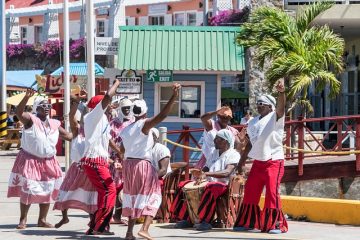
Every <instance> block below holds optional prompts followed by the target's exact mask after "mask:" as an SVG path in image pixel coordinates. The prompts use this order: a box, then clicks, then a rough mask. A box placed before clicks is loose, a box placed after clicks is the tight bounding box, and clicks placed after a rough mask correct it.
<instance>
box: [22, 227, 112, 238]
mask: <svg viewBox="0 0 360 240" xmlns="http://www.w3.org/2000/svg"><path fill="white" fill-rule="evenodd" d="M20 233H21V234H22V235H28V236H39V238H40V237H49V236H53V237H56V236H57V237H56V239H99V238H100V237H99V236H87V235H85V234H84V233H83V232H76V231H61V230H56V229H41V230H36V229H34V230H31V229H26V230H22V231H21V232H20ZM101 238H102V239H104V238H105V239H119V237H116V236H111V237H110V238H108V237H104V236H102V237H101Z"/></svg>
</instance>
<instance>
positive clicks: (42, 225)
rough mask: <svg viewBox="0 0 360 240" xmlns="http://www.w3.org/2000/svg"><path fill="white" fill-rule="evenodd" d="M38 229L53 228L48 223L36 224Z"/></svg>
mask: <svg viewBox="0 0 360 240" xmlns="http://www.w3.org/2000/svg"><path fill="white" fill-rule="evenodd" d="M37 226H38V227H43V228H53V227H54V226H53V225H52V224H51V223H48V222H38V225H37Z"/></svg>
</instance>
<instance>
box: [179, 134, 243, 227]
mask: <svg viewBox="0 0 360 240" xmlns="http://www.w3.org/2000/svg"><path fill="white" fill-rule="evenodd" d="M234 142H235V139H234V135H233V134H232V133H231V131H230V130H227V129H221V130H220V131H218V132H217V133H216V137H215V139H214V144H215V149H213V151H212V152H211V153H210V154H209V158H208V160H207V161H206V164H205V166H204V168H203V169H202V171H196V170H195V171H192V174H193V175H194V176H195V177H196V178H198V179H207V180H208V181H209V182H208V183H207V184H206V187H205V191H204V193H203V195H202V197H201V200H200V203H199V208H198V215H199V222H200V224H198V225H197V226H196V229H197V230H200V231H204V230H210V229H211V228H212V226H211V224H210V222H211V221H212V219H213V217H214V214H215V211H216V201H217V199H218V198H219V197H221V196H223V195H224V194H226V193H227V191H228V183H229V178H230V176H231V174H232V173H233V172H234V169H235V166H236V165H237V164H238V162H239V160H240V154H239V152H238V151H236V150H235V149H234ZM180 192H182V191H181V190H180ZM179 194H181V193H179ZM176 202H178V205H179V206H177V207H174V209H181V210H180V212H179V214H178V217H179V218H181V216H188V214H185V213H184V211H186V208H184V207H183V206H180V205H181V204H180V203H179V201H177V200H175V201H174V204H176ZM183 204H186V201H183ZM181 211H182V212H181ZM181 220H182V221H180V222H178V223H177V224H176V225H175V228H184V227H188V226H191V224H190V223H189V220H190V219H189V218H185V219H181ZM193 224H194V223H193Z"/></svg>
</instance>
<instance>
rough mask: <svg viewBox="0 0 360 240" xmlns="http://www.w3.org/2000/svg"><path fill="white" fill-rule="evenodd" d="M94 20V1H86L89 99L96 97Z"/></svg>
mask: <svg viewBox="0 0 360 240" xmlns="http://www.w3.org/2000/svg"><path fill="white" fill-rule="evenodd" d="M94 18H95V16H94V6H93V3H92V0H86V52H87V92H88V98H91V97H93V96H95V55H94V29H95V28H94Z"/></svg>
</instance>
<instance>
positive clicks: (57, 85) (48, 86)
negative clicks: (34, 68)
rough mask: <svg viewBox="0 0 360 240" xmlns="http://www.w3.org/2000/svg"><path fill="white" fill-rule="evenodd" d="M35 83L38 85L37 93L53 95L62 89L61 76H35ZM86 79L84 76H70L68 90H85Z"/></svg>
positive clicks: (62, 79)
mask: <svg viewBox="0 0 360 240" xmlns="http://www.w3.org/2000/svg"><path fill="white" fill-rule="evenodd" d="M35 78H36V83H37V85H38V92H39V93H47V94H54V93H58V92H59V91H61V89H64V78H63V76H51V75H47V76H40V75H36V76H35ZM86 84H87V77H86V76H77V75H71V76H70V88H71V89H72V90H73V89H79V88H80V89H86Z"/></svg>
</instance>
